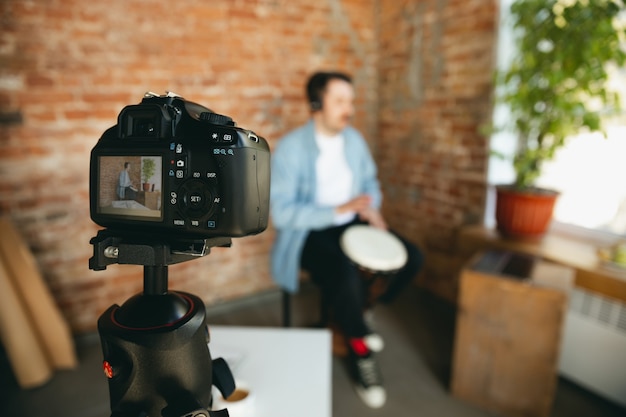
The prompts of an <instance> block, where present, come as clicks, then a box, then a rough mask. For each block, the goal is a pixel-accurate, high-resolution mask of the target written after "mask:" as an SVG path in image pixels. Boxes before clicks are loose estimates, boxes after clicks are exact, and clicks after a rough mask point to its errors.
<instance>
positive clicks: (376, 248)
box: [339, 225, 408, 308]
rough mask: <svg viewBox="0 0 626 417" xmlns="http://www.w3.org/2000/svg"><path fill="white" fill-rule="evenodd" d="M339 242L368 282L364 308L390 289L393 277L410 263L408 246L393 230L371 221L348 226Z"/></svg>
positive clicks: (366, 282)
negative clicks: (405, 245)
mask: <svg viewBox="0 0 626 417" xmlns="http://www.w3.org/2000/svg"><path fill="white" fill-rule="evenodd" d="M339 244H340V246H341V249H342V250H343V252H344V253H345V255H346V256H347V257H348V258H349V259H350V261H352V262H353V263H354V265H356V266H357V268H358V269H359V272H360V276H361V278H362V279H363V280H364V282H365V285H364V291H365V303H366V304H365V306H364V308H370V307H371V306H372V305H373V304H374V302H375V301H376V300H377V299H378V297H380V296H381V295H382V294H383V293H384V292H385V290H386V289H387V286H388V285H389V279H390V278H391V277H392V276H393V275H394V274H395V273H396V272H398V271H399V270H400V269H402V267H404V265H406V263H407V260H408V254H407V251H406V248H405V247H404V245H403V244H402V241H401V240H400V239H398V238H397V237H396V236H395V235H393V234H392V233H390V232H388V231H387V230H383V229H378V228H375V227H372V226H368V225H354V226H350V227H348V228H347V229H346V230H345V231H344V232H343V234H342V235H341V239H340V242H339Z"/></svg>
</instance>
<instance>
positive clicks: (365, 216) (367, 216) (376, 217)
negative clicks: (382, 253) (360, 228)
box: [359, 207, 387, 230]
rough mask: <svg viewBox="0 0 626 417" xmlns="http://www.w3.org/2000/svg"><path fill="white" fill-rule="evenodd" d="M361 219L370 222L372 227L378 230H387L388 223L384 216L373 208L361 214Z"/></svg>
mask: <svg viewBox="0 0 626 417" xmlns="http://www.w3.org/2000/svg"><path fill="white" fill-rule="evenodd" d="M359 218H360V219H361V220H363V221H365V222H368V223H369V224H370V226H372V227H376V228H378V229H383V230H387V223H386V222H385V219H383V216H382V214H380V212H379V211H378V210H376V209H375V208H372V207H368V208H367V209H365V210H363V211H360V212H359Z"/></svg>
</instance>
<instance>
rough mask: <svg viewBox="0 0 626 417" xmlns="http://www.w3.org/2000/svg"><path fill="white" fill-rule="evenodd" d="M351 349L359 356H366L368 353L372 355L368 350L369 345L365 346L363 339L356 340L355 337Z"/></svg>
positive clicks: (351, 341) (352, 339)
mask: <svg viewBox="0 0 626 417" xmlns="http://www.w3.org/2000/svg"><path fill="white" fill-rule="evenodd" d="M350 347H351V348H352V351H353V352H354V353H356V354H357V355H358V356H366V355H367V354H368V353H370V350H369V349H368V347H367V345H366V344H365V339H363V338H362V337H359V338H356V337H353V338H351V339H350Z"/></svg>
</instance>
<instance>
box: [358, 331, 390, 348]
mask: <svg viewBox="0 0 626 417" xmlns="http://www.w3.org/2000/svg"><path fill="white" fill-rule="evenodd" d="M363 341H364V342H365V345H366V346H367V348H368V349H369V350H371V351H372V352H381V351H382V350H383V349H384V348H385V341H384V340H383V338H382V337H381V336H380V335H379V334H378V333H370V334H368V335H367V336H365V337H364V338H363Z"/></svg>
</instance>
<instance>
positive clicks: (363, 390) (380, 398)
mask: <svg viewBox="0 0 626 417" xmlns="http://www.w3.org/2000/svg"><path fill="white" fill-rule="evenodd" d="M351 359H352V361H353V366H354V368H355V369H354V371H355V377H356V381H355V386H354V389H355V391H356V393H357V394H358V395H359V397H361V400H363V402H364V403H365V405H367V406H368V407H370V408H380V407H382V406H383V405H385V402H387V391H386V390H385V388H384V387H383V383H382V378H381V375H380V371H379V370H378V364H377V363H376V360H375V359H374V356H373V355H372V354H368V355H367V356H364V357H359V356H356V355H353V356H352V358H351Z"/></svg>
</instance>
